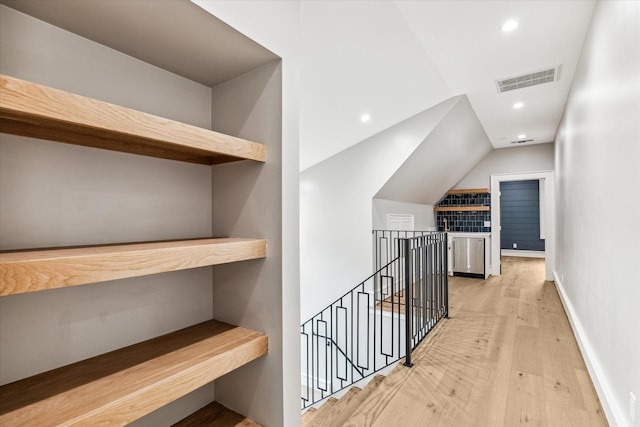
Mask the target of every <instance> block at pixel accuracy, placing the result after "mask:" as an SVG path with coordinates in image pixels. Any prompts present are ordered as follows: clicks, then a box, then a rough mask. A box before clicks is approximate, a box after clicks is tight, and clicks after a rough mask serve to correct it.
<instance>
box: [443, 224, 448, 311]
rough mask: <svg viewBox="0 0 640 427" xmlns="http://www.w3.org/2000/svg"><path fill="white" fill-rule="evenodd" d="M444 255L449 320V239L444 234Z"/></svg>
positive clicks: (445, 295) (445, 308)
mask: <svg viewBox="0 0 640 427" xmlns="http://www.w3.org/2000/svg"><path fill="white" fill-rule="evenodd" d="M442 253H443V255H444V272H443V273H444V310H445V311H444V318H445V319H448V318H449V237H448V235H447V233H444V240H443V241H442Z"/></svg>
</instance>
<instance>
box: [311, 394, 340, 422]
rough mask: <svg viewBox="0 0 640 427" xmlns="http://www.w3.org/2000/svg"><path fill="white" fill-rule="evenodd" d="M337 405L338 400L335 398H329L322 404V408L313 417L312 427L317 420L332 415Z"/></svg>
mask: <svg viewBox="0 0 640 427" xmlns="http://www.w3.org/2000/svg"><path fill="white" fill-rule="evenodd" d="M336 403H338V399H336V398H335V397H330V398H328V399H327V400H326V401H325V402H324V403H323V404H322V406H320V407H319V408H318V410H317V411H316V414H315V416H314V417H313V420H312V423H311V424H310V425H313V424H314V423H315V422H316V421H317V420H320V419H322V418H324V417H327V416H329V415H331V411H332V410H333V407H334V406H335V404H336Z"/></svg>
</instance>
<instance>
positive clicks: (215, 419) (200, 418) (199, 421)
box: [171, 402, 260, 427]
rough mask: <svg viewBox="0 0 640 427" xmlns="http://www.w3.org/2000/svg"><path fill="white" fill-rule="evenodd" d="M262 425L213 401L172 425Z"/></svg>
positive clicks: (253, 426) (213, 426) (183, 426)
mask: <svg viewBox="0 0 640 427" xmlns="http://www.w3.org/2000/svg"><path fill="white" fill-rule="evenodd" d="M202 426H206V427H216V426H217V427H228V426H233V427H260V424H258V423H256V422H254V421H252V420H250V419H248V418H246V417H244V416H242V415H240V414H238V413H237V412H234V411H232V410H231V409H229V408H226V407H224V406H222V405H221V404H219V403H218V402H212V403H210V404H208V405H207V406H205V407H204V408H202V409H200V410H198V411H197V412H194V413H193V414H191V415H189V416H188V417H187V418H185V419H183V420H182V421H178V422H177V423H176V424H174V425H173V426H171V427H202Z"/></svg>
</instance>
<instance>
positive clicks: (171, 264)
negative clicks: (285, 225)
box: [0, 238, 267, 296]
mask: <svg viewBox="0 0 640 427" xmlns="http://www.w3.org/2000/svg"><path fill="white" fill-rule="evenodd" d="M266 251H267V243H266V241H265V240H259V239H231V238H222V239H194V240H174V241H164V242H150V243H130V244H118V245H100V246H85V247H75V248H52V249H36V250H28V251H14V252H1V253H0V296H5V295H12V294H20V293H25V292H35V291H43V290H47V289H55V288H61V287H67V286H76V285H85V284H89V283H96V282H103V281H107V280H116V279H124V278H128V277H137V276H144V275H149V274H155V273H164V272H168V271H176V270H184V269H188V268H196V267H204V266H208V265H216V264H225V263H229V262H236V261H245V260H249V259H256V258H264V257H265V256H266Z"/></svg>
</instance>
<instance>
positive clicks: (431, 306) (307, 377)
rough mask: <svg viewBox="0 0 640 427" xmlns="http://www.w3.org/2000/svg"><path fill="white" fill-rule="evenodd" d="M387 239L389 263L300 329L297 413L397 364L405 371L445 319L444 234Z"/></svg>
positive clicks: (424, 234)
mask: <svg viewBox="0 0 640 427" xmlns="http://www.w3.org/2000/svg"><path fill="white" fill-rule="evenodd" d="M374 234H375V233H374ZM393 238H395V239H396V240H397V248H396V249H394V250H393V253H394V254H396V256H395V258H393V259H391V260H390V261H389V262H387V263H386V264H385V265H384V266H382V267H380V268H379V269H377V270H376V272H375V273H373V274H372V275H371V276H369V277H368V278H367V279H366V280H364V281H363V282H361V283H360V284H358V285H357V286H356V287H354V288H353V289H351V290H350V291H348V292H347V293H345V294H344V295H343V296H341V297H340V298H338V299H337V300H336V301H335V302H333V303H332V304H330V305H329V306H328V307H326V308H325V309H323V310H321V311H320V312H319V313H318V314H316V315H315V316H313V317H312V318H311V319H309V320H308V321H306V322H304V323H303V324H302V325H301V326H300V334H301V342H302V369H303V372H302V408H303V409H304V408H307V407H309V406H311V405H313V404H315V403H317V402H319V401H321V400H323V399H326V398H327V397H329V396H331V395H332V394H334V393H337V392H339V391H341V390H344V389H345V388H347V387H350V386H351V385H352V384H354V383H356V382H358V381H360V380H362V379H364V378H366V377H368V376H370V375H373V374H375V373H376V372H378V371H380V370H382V369H384V368H386V367H388V366H390V365H392V364H393V363H396V362H397V361H399V360H400V359H401V358H402V357H405V356H406V358H405V365H406V366H411V351H412V350H413V349H415V347H416V346H417V345H418V344H419V343H420V342H421V341H422V340H423V339H424V337H426V335H427V334H428V333H429V331H430V330H431V329H433V327H434V326H435V325H436V324H437V323H438V321H439V320H440V319H442V318H443V317H447V315H448V296H447V292H448V277H447V259H446V256H447V236H446V233H439V232H429V233H427V232H424V233H422V234H420V235H416V236H415V237H408V238H405V237H395V236H394V237H393ZM407 283H410V284H412V286H406V284H407ZM407 348H409V349H410V350H409V352H407V351H406V349H407Z"/></svg>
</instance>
